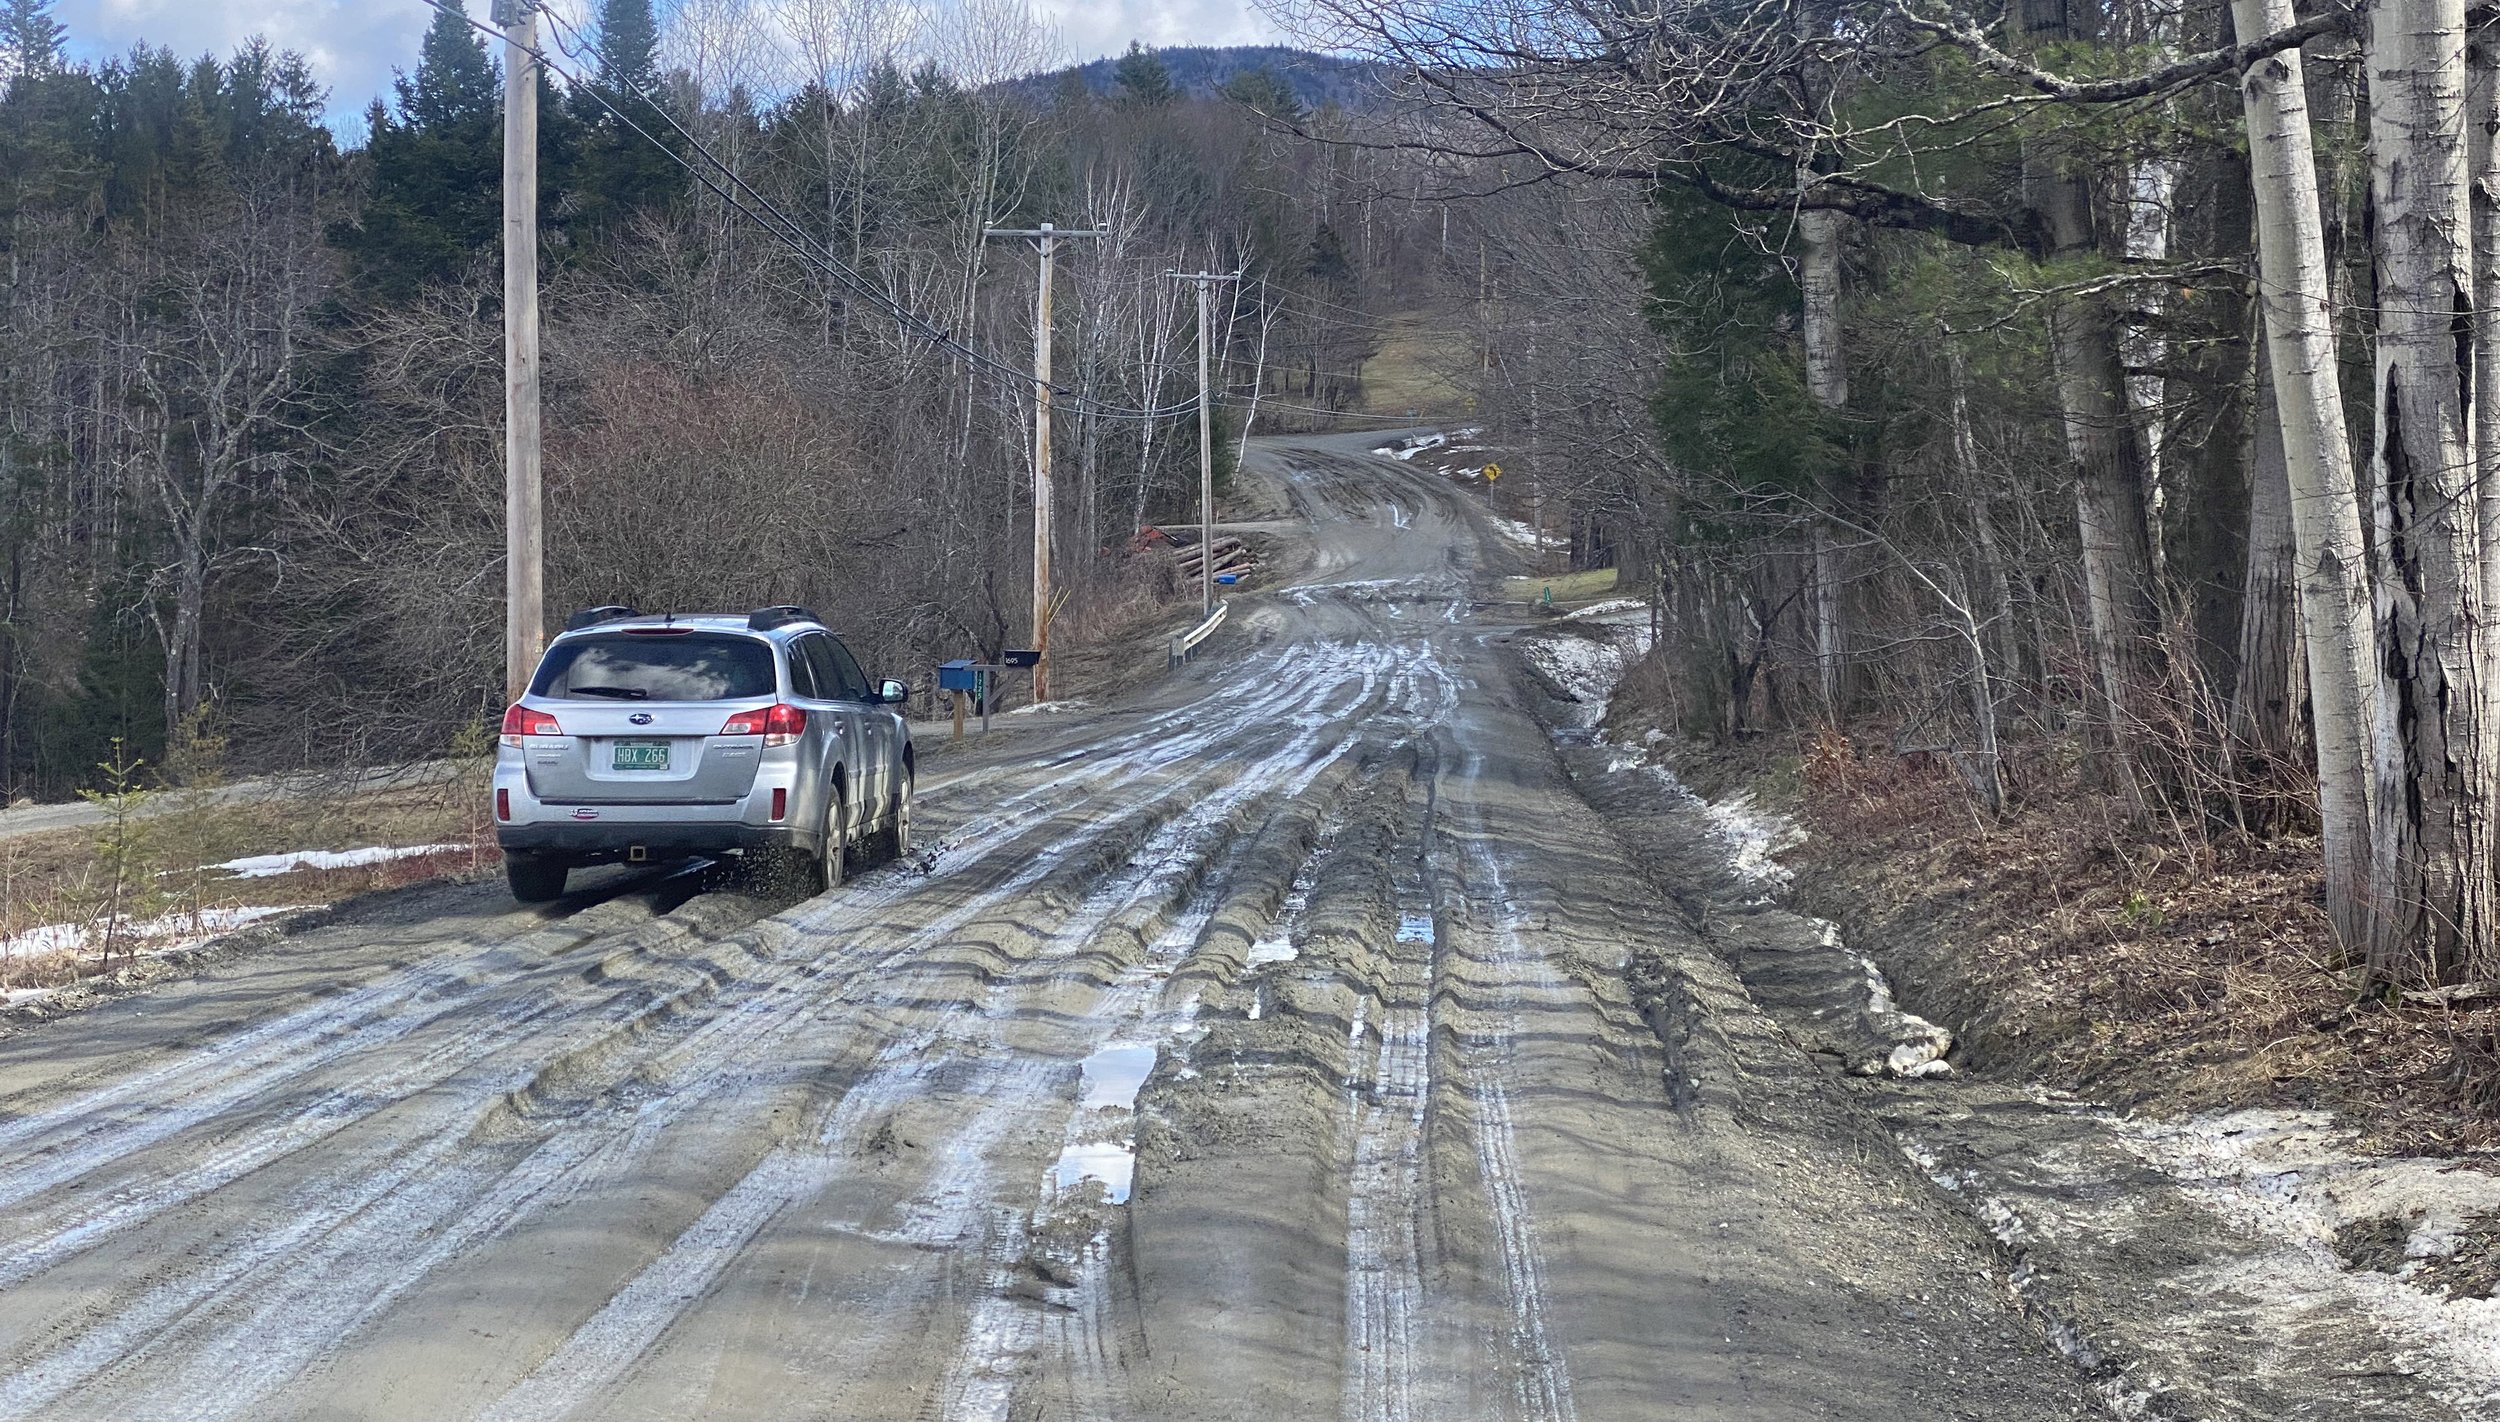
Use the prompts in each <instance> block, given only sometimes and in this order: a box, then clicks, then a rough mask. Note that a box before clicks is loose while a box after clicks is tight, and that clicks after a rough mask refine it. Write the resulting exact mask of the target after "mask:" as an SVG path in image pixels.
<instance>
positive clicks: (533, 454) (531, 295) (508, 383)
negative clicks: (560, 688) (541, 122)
mask: <svg viewBox="0 0 2500 1422" xmlns="http://www.w3.org/2000/svg"><path fill="white" fill-rule="evenodd" d="M538 3H539V0H495V20H496V22H497V23H499V24H501V25H502V26H503V371H504V386H503V419H504V429H503V470H504V494H503V518H504V530H503V539H504V571H503V597H504V613H503V662H504V671H503V679H504V692H505V699H506V700H507V701H512V700H518V699H519V698H520V696H521V693H522V692H524V691H526V690H528V689H529V679H530V673H531V672H533V671H535V670H536V669H537V667H538V654H539V653H540V652H541V651H543V650H545V647H546V641H547V613H546V568H545V561H544V558H545V548H546V539H545V534H544V530H543V526H542V524H541V521H540V513H541V507H540V500H539V477H538V435H539V423H538V58H537V49H538Z"/></svg>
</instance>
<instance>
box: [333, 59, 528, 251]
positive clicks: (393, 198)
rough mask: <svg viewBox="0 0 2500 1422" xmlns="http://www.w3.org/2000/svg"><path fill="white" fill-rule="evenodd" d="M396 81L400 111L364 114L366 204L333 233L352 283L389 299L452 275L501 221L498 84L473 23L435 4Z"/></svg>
mask: <svg viewBox="0 0 2500 1422" xmlns="http://www.w3.org/2000/svg"><path fill="white" fill-rule="evenodd" d="M396 88H397V91H398V98H399V104H398V112H397V113H395V114H394V113H391V112H389V111H387V110H385V109H384V108H383V107H382V106H381V105H380V104H378V103H377V104H375V105H374V108H373V110H372V113H371V115H370V118H371V122H372V124H373V137H372V141H371V142H370V143H369V144H368V145H367V147H366V156H367V160H368V162H369V163H370V165H371V170H372V185H371V188H370V189H369V191H368V193H367V195H366V198H365V204H364V210H363V211H362V212H361V213H359V214H358V216H357V220H356V221H355V222H354V223H352V224H350V223H342V224H340V225H338V226H337V227H335V228H333V229H332V231H331V240H332V241H333V242H335V243H337V244H338V245H339V246H340V247H342V248H344V249H345V250H346V251H347V253H348V254H349V259H350V267H351V269H352V270H353V272H354V274H355V278H356V281H357V283H358V284H359V285H360V286H362V287H363V288H364V289H365V290H367V291H368V292H370V293H372V294H374V295H376V296H379V297H381V298H382V299H384V300H387V301H404V300H406V299H408V298H409V297H411V296H414V295H415V294H416V292H417V291H418V289H419V288H421V287H422V286H424V285H425V284H426V283H427V282H430V281H439V280H442V279H444V278H447V277H451V276H454V275H457V274H458V273H459V272H460V270H461V269H462V268H463V267H464V266H466V265H467V264H468V263H469V262H470V261H471V260H472V259H473V258H474V257H475V256H476V255H477V254H478V253H479V252H481V251H483V250H485V249H486V248H487V247H489V246H490V245H492V244H493V243H494V242H495V241H496V239H497V238H498V236H499V234H500V231H501V225H502V221H503V194H502V184H503V128H502V118H501V107H502V106H501V102H500V96H501V93H502V83H501V81H500V79H498V77H497V76H496V74H495V70H494V66H493V65H491V64H489V63H488V62H487V58H486V47H485V46H484V45H483V44H481V43H479V42H478V40H477V37H476V33H475V31H474V30H472V29H471V28H470V26H469V25H468V24H467V23H465V22H464V21H462V19H461V18H460V17H459V16H458V15H456V14H453V13H451V12H450V11H447V10H445V11H437V12H435V16H434V23H433V25H432V27H430V28H429V29H427V31H426V32H425V44H424V48H423V49H422V51H421V52H420V58H419V60H418V63H417V72H416V73H415V74H414V75H413V76H412V75H402V76H400V78H399V81H398V83H397V86H396Z"/></svg>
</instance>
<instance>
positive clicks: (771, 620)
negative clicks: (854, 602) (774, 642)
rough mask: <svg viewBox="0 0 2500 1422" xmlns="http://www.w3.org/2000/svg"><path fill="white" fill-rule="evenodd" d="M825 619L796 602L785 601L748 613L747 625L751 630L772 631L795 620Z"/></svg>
mask: <svg viewBox="0 0 2500 1422" xmlns="http://www.w3.org/2000/svg"><path fill="white" fill-rule="evenodd" d="M824 620H825V619H823V618H821V617H818V616H817V615H816V614H815V613H812V612H810V611H808V610H807V609H806V608H804V607H801V606H799V605H798V604H797V603H795V602H784V603H776V604H774V605H773V606H771V607H759V608H757V609H755V610H754V611H753V612H750V613H748V614H747V627H748V629H749V630H751V631H756V632H770V631H772V630H773V629H774V628H776V627H787V626H789V625H790V624H791V623H793V622H814V623H819V624H821V623H822V622H823V621H824Z"/></svg>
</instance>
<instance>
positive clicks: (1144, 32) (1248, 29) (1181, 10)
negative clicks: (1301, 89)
mask: <svg viewBox="0 0 2500 1422" xmlns="http://www.w3.org/2000/svg"><path fill="white" fill-rule="evenodd" d="M1037 8H1038V9H1040V10H1041V11H1042V12H1043V13H1044V14H1046V15H1048V16H1050V18H1051V21H1052V23H1054V24H1056V25H1058V26H1059V29H1060V32H1061V33H1062V34H1063V35H1064V36H1065V37H1066V39H1067V45H1068V50H1069V52H1070V55H1071V57H1073V58H1075V59H1077V60H1079V61H1083V60H1088V59H1099V58H1101V57H1102V56H1104V55H1106V54H1118V53H1119V52H1121V51H1122V50H1125V49H1127V48H1128V43H1129V41H1130V40H1138V41H1140V42H1142V43H1145V44H1149V45H1154V46H1157V47H1163V46H1167V45H1234V44H1278V43H1281V42H1282V39H1281V36H1282V33H1283V32H1282V31H1280V30H1279V29H1278V28H1277V27H1276V23H1275V21H1273V20H1271V19H1269V18H1268V17H1267V16H1266V15H1265V14H1263V13H1261V12H1260V11H1259V10H1258V9H1256V8H1254V7H1253V5H1252V4H1251V0H1039V3H1038V5H1037Z"/></svg>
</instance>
